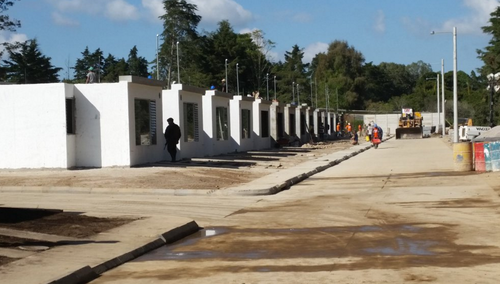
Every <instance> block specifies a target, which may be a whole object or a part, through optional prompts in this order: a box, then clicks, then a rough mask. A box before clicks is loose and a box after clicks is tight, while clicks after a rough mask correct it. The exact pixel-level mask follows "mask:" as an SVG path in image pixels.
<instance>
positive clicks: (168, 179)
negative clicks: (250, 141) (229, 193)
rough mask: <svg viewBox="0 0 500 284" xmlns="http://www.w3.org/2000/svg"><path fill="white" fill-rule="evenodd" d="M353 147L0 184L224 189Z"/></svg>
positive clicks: (16, 174) (0, 182)
mask: <svg viewBox="0 0 500 284" xmlns="http://www.w3.org/2000/svg"><path fill="white" fill-rule="evenodd" d="M351 146H352V145H351V144H350V143H349V141H329V142H320V143H317V144H314V145H312V144H305V145H303V146H302V147H294V148H281V149H273V150H266V151H252V152H248V153H235V154H230V155H222V156H216V157H209V158H200V159H189V160H187V159H184V160H182V161H179V162H178V163H170V162H161V163H155V164H149V165H142V166H140V167H133V168H102V169H76V170H60V169H44V170H31V169H21V170H0V187H1V186H54V187H87V188H146V189H160V188H168V189H210V190H214V189H223V188H227V187H232V186H236V185H239V184H242V183H247V182H250V181H252V180H254V179H256V178H258V177H261V176H265V175H268V174H270V173H273V172H276V171H277V170H278V171H279V170H281V169H286V168H288V167H292V166H294V165H297V164H300V163H302V162H304V161H307V160H309V159H315V158H318V157H321V156H323V155H326V154H329V153H332V152H335V151H339V150H343V149H347V148H349V147H351Z"/></svg>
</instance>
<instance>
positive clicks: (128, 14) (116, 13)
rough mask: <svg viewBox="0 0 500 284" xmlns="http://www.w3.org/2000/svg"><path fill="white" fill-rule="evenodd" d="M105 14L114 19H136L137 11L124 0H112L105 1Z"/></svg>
mask: <svg viewBox="0 0 500 284" xmlns="http://www.w3.org/2000/svg"><path fill="white" fill-rule="evenodd" d="M105 14H106V16H107V17H108V18H110V19H111V20H115V21H127V20H137V19H138V18H139V11H138V10H137V8H136V7H135V6H134V5H131V4H129V3H127V2H126V1H125V0H112V1H109V2H108V3H106V12H105Z"/></svg>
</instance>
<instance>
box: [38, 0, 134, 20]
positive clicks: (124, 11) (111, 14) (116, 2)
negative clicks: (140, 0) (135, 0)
mask: <svg viewBox="0 0 500 284" xmlns="http://www.w3.org/2000/svg"><path fill="white" fill-rule="evenodd" d="M46 1H47V2H48V3H49V4H51V5H52V6H54V7H55V8H56V13H58V15H56V16H54V15H53V16H52V18H53V20H54V22H55V23H56V24H61V25H68V23H71V22H72V20H70V19H69V17H68V16H67V15H68V14H81V13H84V14H88V15H94V16H98V15H103V16H105V17H107V18H108V19H110V20H113V21H127V20H137V19H139V18H140V14H139V11H138V9H137V7H135V6H134V5H132V4H130V3H129V2H127V0H92V1H89V0H46Z"/></svg>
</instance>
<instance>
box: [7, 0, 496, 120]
mask: <svg viewBox="0 0 500 284" xmlns="http://www.w3.org/2000/svg"><path fill="white" fill-rule="evenodd" d="M14 1H15V0H14ZM14 1H9V0H0V30H10V31H15V30H16V29H17V28H19V27H20V22H19V21H17V20H13V19H10V18H9V17H8V16H7V15H4V12H5V11H7V9H8V7H10V6H12V5H13V3H14ZM163 6H164V10H165V14H164V15H162V16H160V19H161V20H162V21H163V33H161V35H160V37H161V42H162V43H161V46H160V48H159V50H158V57H156V54H154V55H153V56H151V57H153V59H152V60H150V61H148V60H146V58H145V57H142V56H139V51H138V50H137V47H135V46H134V47H132V48H131V50H130V53H129V56H128V58H117V57H115V56H113V55H112V54H110V53H108V54H107V55H106V56H105V54H104V52H103V51H102V50H101V49H99V48H98V49H97V50H95V51H90V50H89V49H88V47H86V48H85V49H84V51H83V52H82V53H81V57H80V58H78V59H77V60H76V63H75V65H74V66H73V67H72V69H73V77H74V78H73V79H71V80H68V79H65V80H63V81H66V82H71V83H81V82H84V81H85V76H86V73H87V70H88V68H89V67H93V68H94V69H95V70H97V73H98V75H99V80H100V82H116V81H117V80H118V76H119V75H137V76H143V77H148V76H152V77H153V78H156V77H157V74H158V76H159V78H158V79H160V80H164V81H165V82H166V85H167V86H170V84H171V83H173V82H174V81H177V78H180V80H181V83H183V84H188V85H193V86H198V87H203V88H207V89H208V88H211V87H212V86H214V87H215V88H217V89H220V88H221V84H222V82H221V81H222V79H225V78H226V74H227V79H228V80H227V84H228V85H227V88H228V91H229V92H232V93H240V94H241V95H247V94H252V93H254V92H259V93H260V96H261V97H263V98H266V97H267V96H268V95H269V98H270V99H274V98H276V100H278V101H280V102H283V103H291V102H295V103H306V104H308V105H309V106H313V107H321V108H325V107H328V108H330V109H333V110H335V109H342V110H354V109H357V110H371V111H374V112H394V111H400V110H401V108H413V109H414V110H416V111H422V112H425V111H429V112H436V111H437V110H436V108H437V104H436V87H437V84H436V80H435V78H436V76H437V74H438V73H440V72H434V71H433V70H432V68H431V66H430V64H427V63H425V62H422V61H418V62H415V63H411V64H409V65H404V64H397V63H390V62H382V63H380V64H373V62H367V61H366V60H365V58H364V56H363V54H362V53H361V52H360V51H358V50H356V49H355V47H353V46H351V45H349V43H348V42H347V41H342V40H333V41H332V42H331V43H330V44H329V46H328V49H327V51H326V52H321V53H318V54H316V55H315V57H314V58H313V60H312V61H311V63H305V62H304V49H303V48H301V47H299V46H298V45H294V46H292V47H291V50H290V51H287V52H286V53H285V54H284V60H283V61H277V62H276V61H275V60H274V59H273V58H271V56H270V54H271V51H272V49H273V48H274V46H275V43H274V42H273V41H272V40H270V39H267V38H266V35H265V33H264V32H263V31H261V30H255V31H252V32H250V33H244V34H241V33H236V32H235V31H234V29H233V27H232V26H231V24H230V22H229V21H227V20H222V21H221V22H219V24H218V27H217V29H216V30H215V31H213V32H202V33H200V32H198V24H199V23H200V21H201V16H199V15H198V14H197V6H196V5H194V4H190V3H187V2H186V0H164V1H163ZM483 32H484V33H486V34H489V35H491V40H490V42H489V45H488V46H487V47H485V48H484V49H483V50H477V54H478V58H480V59H481V60H482V61H483V63H484V65H483V66H482V67H481V68H479V69H478V70H477V73H476V72H475V71H472V72H471V73H470V74H467V73H465V72H463V71H459V72H458V101H459V105H458V113H459V116H460V117H464V118H465V117H467V118H473V120H474V124H476V125H486V124H488V123H491V124H495V125H496V124H497V123H498V121H499V120H500V119H499V118H500V116H499V113H500V107H499V105H498V104H497V103H496V102H498V100H499V99H500V98H499V95H498V93H496V92H493V93H492V92H490V91H489V90H487V87H488V86H490V85H493V84H496V83H497V82H496V81H493V80H488V79H487V75H488V74H490V73H497V72H500V70H499V68H500V7H497V9H496V10H495V11H494V12H493V13H491V18H490V21H489V24H488V25H487V26H485V27H483ZM4 45H5V50H6V52H7V54H6V55H7V57H8V58H7V59H5V60H3V61H2V64H1V65H0V77H1V79H2V80H3V81H6V82H10V83H17V84H25V83H30V84H31V83H46V82H58V81H59V78H58V72H59V71H60V70H61V68H59V67H54V66H52V65H51V63H50V61H51V58H50V57H46V56H44V55H43V54H42V53H41V52H40V50H39V47H38V43H37V41H36V39H31V40H28V41H26V42H24V43H13V44H8V43H7V44H4ZM157 59H158V60H157ZM157 61H158V64H157ZM150 66H151V67H150ZM149 67H150V68H149ZM236 70H237V72H236ZM178 72H179V73H178ZM433 79H434V80H433ZM444 83H445V84H444V85H445V99H446V104H445V107H446V114H447V115H446V118H447V121H453V119H452V115H453V101H452V100H453V72H451V71H450V72H447V73H445V75H444ZM237 86H238V87H239V88H238V89H237ZM275 86H276V88H275ZM275 89H276V92H274V90H275ZM491 102H493V104H492V105H493V108H492V110H493V113H492V116H493V118H494V119H493V121H491V122H490V121H489V113H490V105H491Z"/></svg>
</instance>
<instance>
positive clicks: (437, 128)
mask: <svg viewBox="0 0 500 284" xmlns="http://www.w3.org/2000/svg"><path fill="white" fill-rule="evenodd" d="M436 82H437V85H436V100H437V113H438V124H437V127H436V132H435V133H439V125H441V115H440V113H439V112H440V111H439V73H437V77H436Z"/></svg>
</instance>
